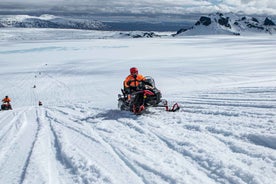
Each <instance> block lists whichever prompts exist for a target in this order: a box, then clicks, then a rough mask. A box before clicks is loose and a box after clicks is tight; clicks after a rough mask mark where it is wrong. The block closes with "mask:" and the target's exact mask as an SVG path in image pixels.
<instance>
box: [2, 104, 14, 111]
mask: <svg viewBox="0 0 276 184" xmlns="http://www.w3.org/2000/svg"><path fill="white" fill-rule="evenodd" d="M5 110H12V107H11V104H10V103H7V102H4V103H3V104H2V105H1V111H5Z"/></svg>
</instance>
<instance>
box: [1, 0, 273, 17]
mask: <svg viewBox="0 0 276 184" xmlns="http://www.w3.org/2000/svg"><path fill="white" fill-rule="evenodd" d="M22 9H26V10H31V11H35V10H37V11H49V13H50V12H51V11H52V12H53V11H59V12H62V11H65V12H70V11H73V12H90V13H98V12H100V13H141V14H143V13H154V14H158V13H166V14H171V13H174V14H183V13H210V12H217V11H221V12H229V11H231V12H244V13H246V14H274V15H276V0H43V1H39V0H1V2H0V11H16V10H22Z"/></svg>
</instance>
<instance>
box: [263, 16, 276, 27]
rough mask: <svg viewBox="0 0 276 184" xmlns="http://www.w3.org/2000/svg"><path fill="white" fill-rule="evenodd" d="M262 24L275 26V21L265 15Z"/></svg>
mask: <svg viewBox="0 0 276 184" xmlns="http://www.w3.org/2000/svg"><path fill="white" fill-rule="evenodd" d="M264 25H265V26H275V23H274V22H273V21H272V20H271V19H270V18H268V17H266V18H265V20H264Z"/></svg>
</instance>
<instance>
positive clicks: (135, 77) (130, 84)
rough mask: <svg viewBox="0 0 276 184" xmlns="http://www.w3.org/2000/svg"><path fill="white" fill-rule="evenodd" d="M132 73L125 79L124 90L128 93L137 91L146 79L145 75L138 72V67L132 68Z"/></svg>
mask: <svg viewBox="0 0 276 184" xmlns="http://www.w3.org/2000/svg"><path fill="white" fill-rule="evenodd" d="M129 71H130V75H128V76H127V77H126V79H125V80H124V90H125V92H126V93H127V94H130V93H132V92H134V91H137V89H138V87H139V84H140V83H141V81H144V80H145V77H144V76H143V75H141V74H139V73H138V69H137V68H136V67H132V68H130V70H129Z"/></svg>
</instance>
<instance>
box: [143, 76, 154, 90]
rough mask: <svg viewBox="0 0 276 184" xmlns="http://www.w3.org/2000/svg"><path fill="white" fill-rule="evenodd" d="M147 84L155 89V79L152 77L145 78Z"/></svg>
mask: <svg viewBox="0 0 276 184" xmlns="http://www.w3.org/2000/svg"><path fill="white" fill-rule="evenodd" d="M145 82H146V83H148V84H149V85H151V86H152V87H153V88H155V82H154V79H153V78H152V77H150V76H146V77H145Z"/></svg>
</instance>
